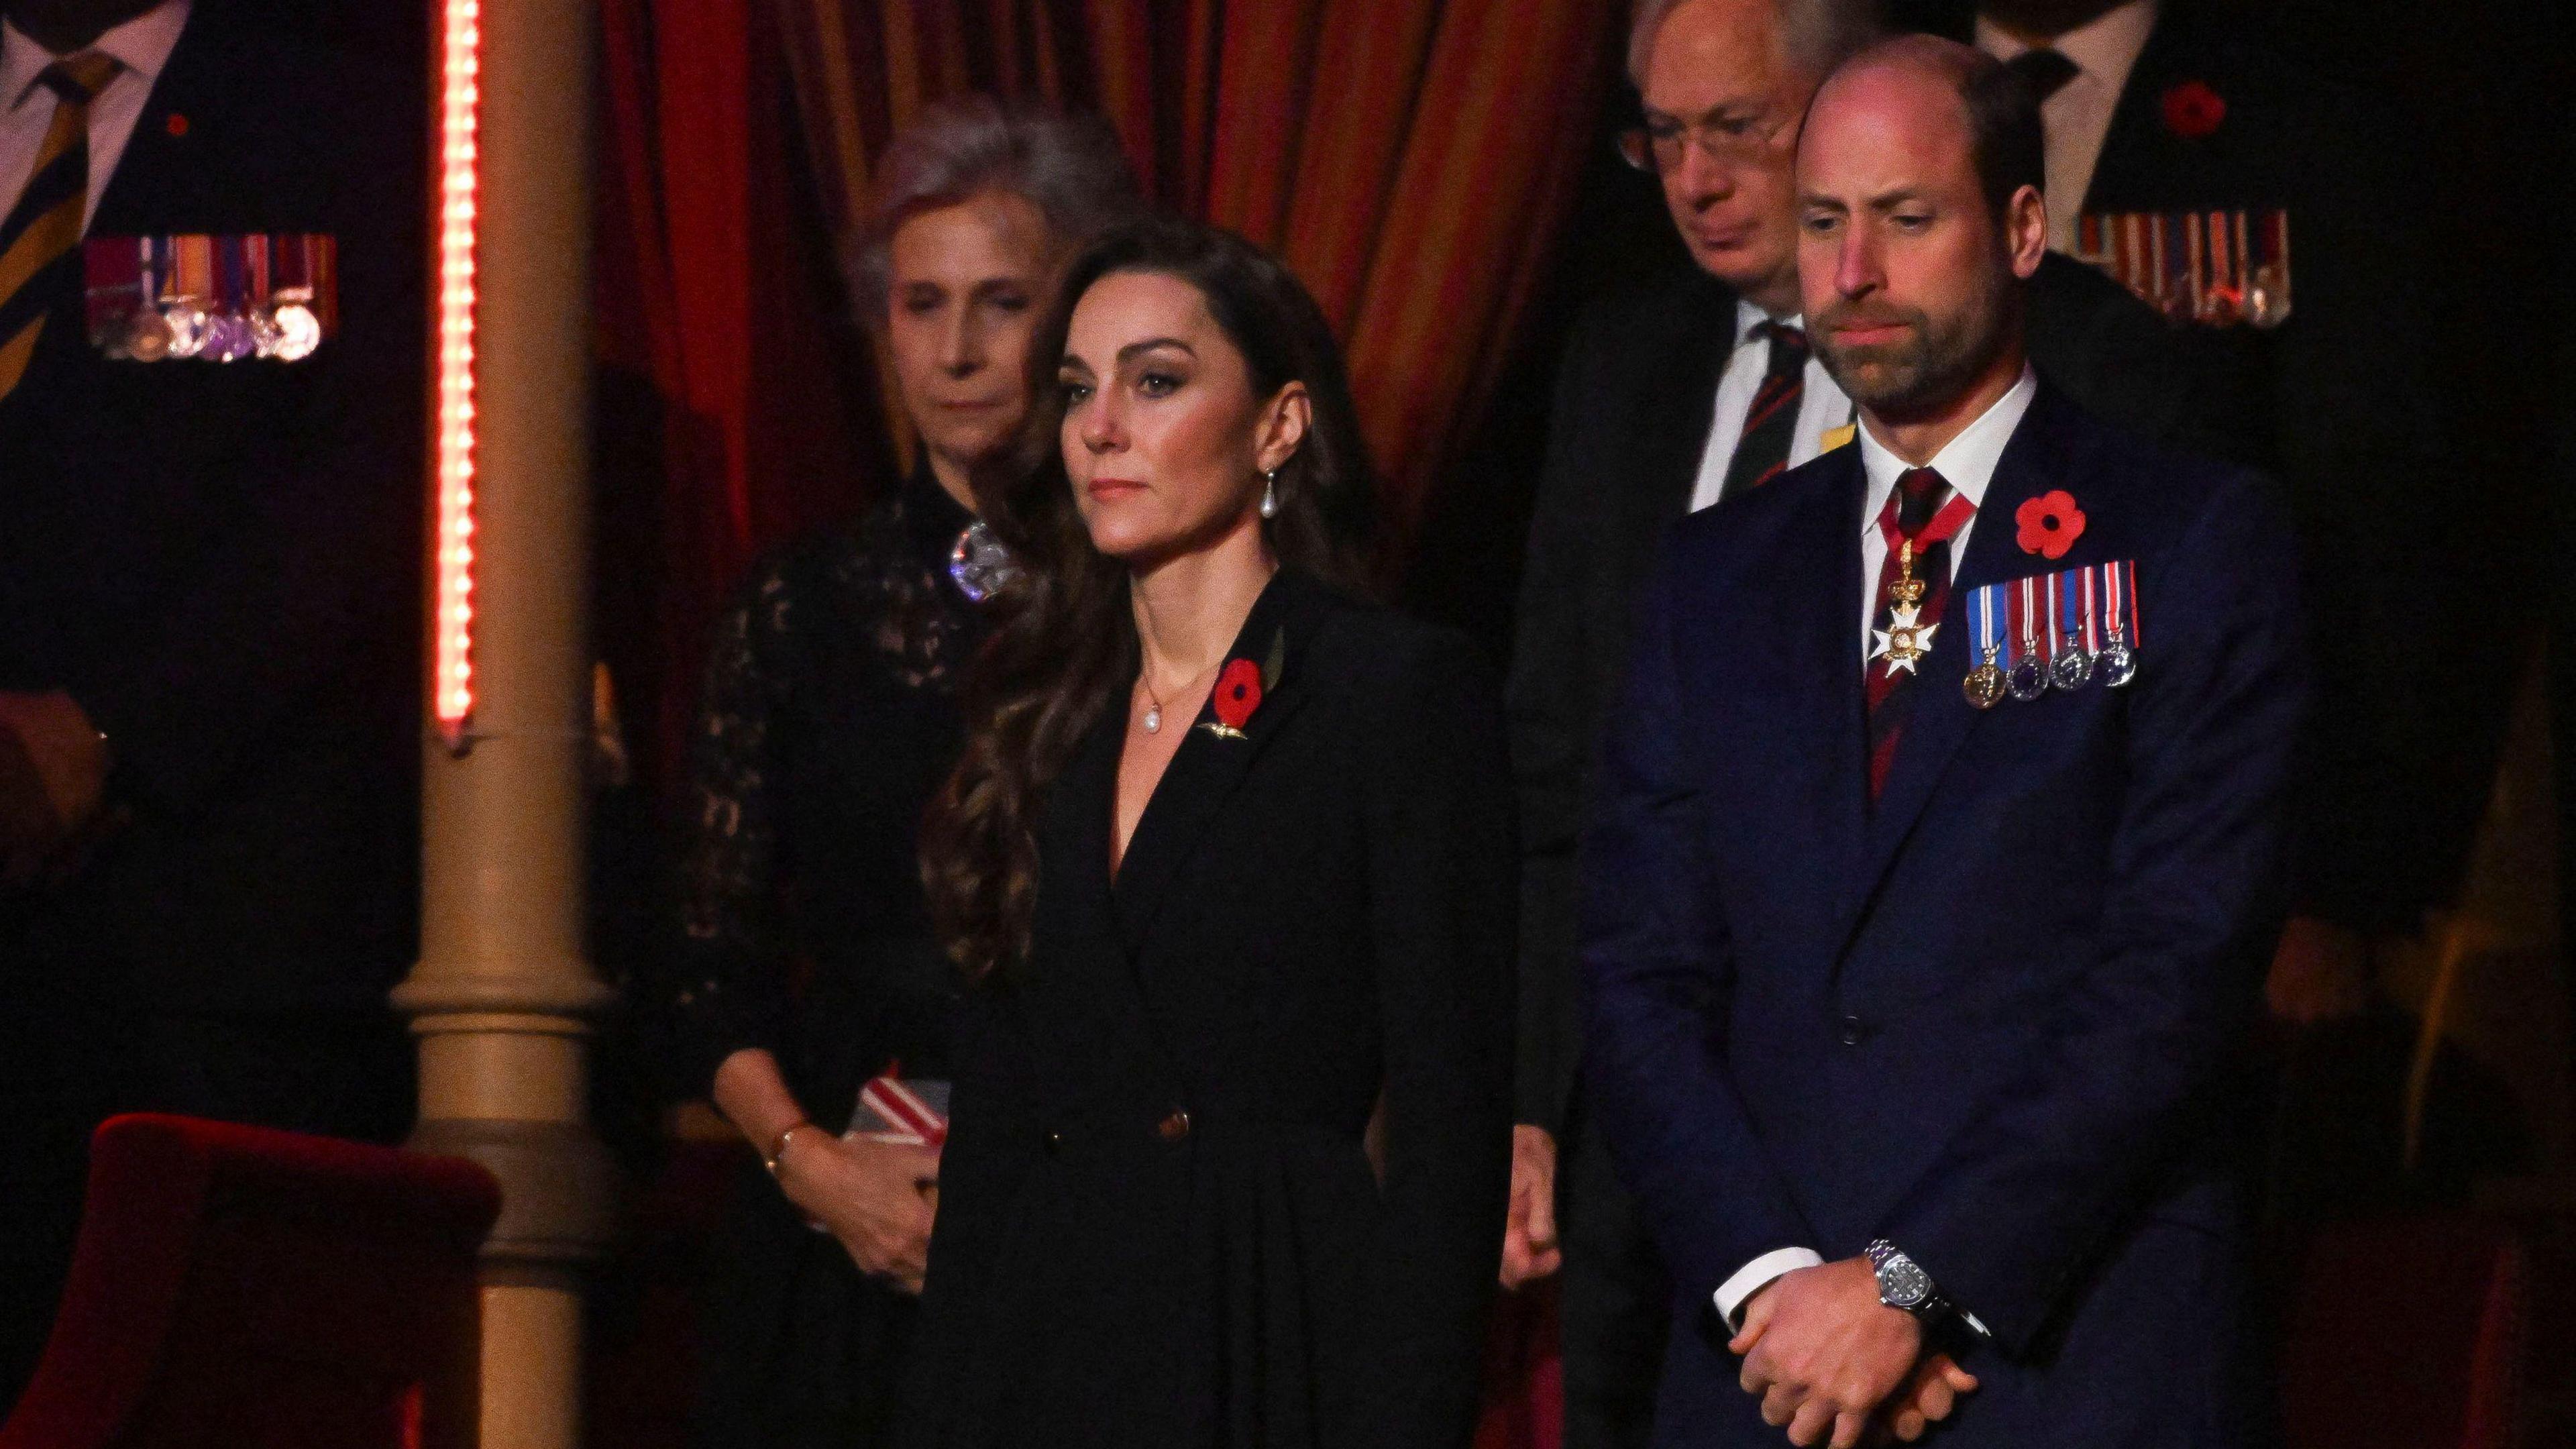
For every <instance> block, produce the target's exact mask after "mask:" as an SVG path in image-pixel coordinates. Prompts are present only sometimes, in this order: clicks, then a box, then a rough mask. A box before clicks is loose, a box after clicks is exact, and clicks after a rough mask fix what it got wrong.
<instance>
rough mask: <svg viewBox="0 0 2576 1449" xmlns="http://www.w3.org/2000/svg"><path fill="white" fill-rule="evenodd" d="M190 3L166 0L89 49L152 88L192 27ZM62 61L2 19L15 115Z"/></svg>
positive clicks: (5, 96) (5, 83) (2, 68)
mask: <svg viewBox="0 0 2576 1449" xmlns="http://www.w3.org/2000/svg"><path fill="white" fill-rule="evenodd" d="M190 3H191V0H163V3H161V4H159V5H155V6H153V7H152V8H151V9H149V10H146V11H144V12H143V13H142V14H140V15H137V16H135V17H134V18H133V19H131V20H128V21H126V22H125V23H124V24H122V25H119V26H117V27H115V28H114V29H112V30H109V31H108V32H107V33H105V34H103V35H101V36H100V37H99V38H98V39H97V40H95V41H93V42H91V43H90V45H89V46H88V47H87V48H88V49H90V50H96V51H102V52H104V53H106V54H108V55H111V56H114V57H115V58H116V63H117V64H119V65H121V66H123V67H125V69H126V70H128V71H131V72H133V73H134V74H135V75H137V76H140V77H142V79H143V83H144V84H145V85H146V86H150V85H152V84H153V83H155V82H157V81H158V80H160V79H161V68H162V67H163V66H166V65H168V64H169V63H170V52H171V51H173V50H176V49H178V48H179V32H180V31H182V30H184V29H186V28H187V25H188V9H189V5H190ZM60 58H61V57H59V56H56V55H55V54H54V53H53V52H52V51H49V50H47V49H45V48H44V47H43V46H41V45H38V44H37V43H36V42H35V41H33V40H31V39H29V38H28V37H27V34H26V32H24V31H22V30H20V29H19V28H18V27H17V26H16V25H15V24H13V23H11V22H9V21H0V102H5V103H6V105H7V107H8V109H10V110H13V111H14V110H16V109H17V108H18V107H20V106H22V105H25V104H26V103H27V97H28V95H29V94H30V93H31V92H33V91H34V90H35V88H36V81H37V79H38V78H39V77H41V76H43V75H44V73H45V67H46V66H49V65H52V64H53V63H54V62H55V61H56V60H58V59H60Z"/></svg>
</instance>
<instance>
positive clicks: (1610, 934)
mask: <svg viewBox="0 0 2576 1449" xmlns="http://www.w3.org/2000/svg"><path fill="white" fill-rule="evenodd" d="M1675 577H1676V575H1675V572H1674V570H1673V568H1672V566H1671V565H1669V564H1667V565H1666V566H1665V567H1664V568H1663V569H1661V570H1659V571H1658V574H1657V577H1656V580H1655V582H1654V583H1653V584H1651V585H1649V587H1648V588H1647V590H1646V591H1645V593H1644V596H1643V597H1644V604H1643V607H1642V609H1641V611H1640V613H1639V615H1638V620H1637V631H1636V637H1637V646H1636V651H1635V655H1634V658H1633V660H1632V661H1631V665H1630V669H1629V674H1628V680H1627V685H1626V688H1625V690H1624V693H1623V697H1622V700H1621V702H1620V704H1619V706H1618V707H1617V708H1616V709H1614V710H1613V711H1612V712H1611V725H1610V729H1609V732H1608V738H1607V742H1606V744H1605V746H1604V750H1603V754H1602V758H1601V765H1600V775H1599V784H1598V787H1597V791H1596V795H1595V805H1594V808H1593V814H1592V819H1591V823H1590V826H1589V828H1588V829H1587V831H1586V832H1585V836H1584V842H1583V888H1584V899H1583V971H1584V986H1585V1006H1586V1013H1587V1014H1586V1018H1585V1041H1586V1044H1587V1047H1586V1053H1585V1071H1586V1081H1587V1082H1588V1083H1589V1085H1590V1087H1591V1090H1592V1093H1593V1101H1594V1103H1595V1111H1596V1112H1597V1114H1598V1118H1599V1121H1600V1125H1601V1130H1602V1132H1603V1135H1604V1139H1605V1140H1606V1141H1607V1142H1608V1143H1609V1146H1610V1151H1611V1154H1612V1156H1613V1158H1614V1159H1615V1160H1616V1162H1617V1164H1618V1167H1619V1173H1620V1176H1621V1178H1622V1180H1624V1181H1625V1182H1626V1184H1627V1186H1628V1188H1629V1190H1630V1191H1631V1192H1633V1193H1635V1194H1636V1196H1637V1200H1638V1203H1639V1206H1640V1207H1641V1208H1642V1210H1643V1212H1644V1214H1645V1218H1646V1221H1647V1223H1648V1224H1649V1226H1650V1227H1651V1228H1652V1230H1653V1232H1654V1235H1655V1239H1656V1241H1657V1242H1658V1243H1659V1244H1660V1245H1661V1246H1662V1248H1663V1251H1664V1256H1665V1259H1666V1262H1667V1264H1668V1266H1669V1267H1670V1269H1671V1271H1672V1276H1673V1281H1674V1284H1675V1287H1676V1289H1677V1290H1678V1291H1680V1292H1682V1293H1684V1294H1687V1295H1689V1296H1691V1297H1693V1298H1695V1299H1698V1300H1700V1301H1706V1300H1707V1299H1708V1298H1709V1296H1710V1295H1712V1294H1714V1293H1715V1292H1716V1291H1717V1288H1718V1286H1719V1285H1720V1284H1722V1283H1724V1282H1725V1281H1726V1280H1727V1279H1728V1278H1729V1277H1731V1276H1733V1275H1734V1273H1735V1272H1736V1270H1738V1269H1740V1268H1742V1267H1743V1266H1744V1265H1745V1264H1746V1263H1748V1262H1750V1261H1752V1260H1753V1259H1754V1258H1756V1257H1759V1256H1760V1255H1762V1254H1764V1253H1767V1252H1770V1251H1772V1250H1774V1249H1778V1248H1786V1247H1795V1246H1800V1245H1804V1244H1810V1243H1813V1242H1814V1241H1815V1233H1814V1232H1813V1231H1812V1230H1811V1229H1810V1228H1809V1227H1808V1226H1807V1223H1806V1221H1805V1218H1804V1216H1803V1215H1802V1214H1801V1213H1800V1211H1799V1209H1798V1207H1797V1206H1796V1204H1795V1203H1794V1202H1793V1201H1792V1200H1791V1198H1790V1195H1789V1192H1788V1189H1787V1187H1786V1185H1785V1184H1784V1182H1783V1181H1782V1179H1781V1177H1780V1175H1779V1173H1778V1172H1777V1170H1776V1169H1775V1168H1774V1167H1773V1165H1772V1164H1771V1162H1770V1160H1769V1156H1768V1154H1767V1153H1766V1152H1765V1150H1764V1148H1763V1146H1762V1143H1761V1141H1760V1140H1759V1138H1758V1137H1757V1136H1756V1135H1755V1132H1754V1129H1753V1123H1752V1120H1751V1118H1750V1117H1749V1116H1748V1115H1747V1114H1746V1112H1745V1108H1744V1103H1743V1100H1742V1098H1741V1097H1740V1096H1739V1095H1738V1094H1737V1092H1736V1088H1735V1082H1734V1078H1733V1075H1732V1072H1731V1069H1730V1067H1729V1065H1728V1063H1727V1060H1726V1051H1725V1045H1724V1044H1725V1041H1726V1018H1727V1011H1728V998H1729V992H1730V990H1731V987H1732V984H1733V980H1732V979H1733V963H1732V959H1731V951H1730V946H1729V943H1728V937H1727V929H1726V922H1725V919H1724V917H1723V915H1722V913H1721V911H1720V909H1719V904H1718V901H1717V898H1716V889H1715V886H1714V884H1713V882H1714V880H1715V878H1716V877H1715V873H1714V871H1713V870H1712V869H1711V867H1710V863H1709V861H1708V858H1707V842H1708V829H1707V823H1706V822H1707V805H1706V800H1705V789H1706V786H1705V782H1704V781H1703V780H1702V779H1701V778H1699V777H1698V776H1696V775H1695V774H1694V773H1693V771H1692V770H1691V769H1690V765H1689V761H1688V759H1687V750H1688V746H1687V744H1686V741H1688V740H1689V739H1690V737H1691V736H1692V733H1693V727H1692V723H1691V721H1690V719H1689V717H1688V715H1687V713H1686V711H1685V710H1684V708H1683V706H1682V701H1681V698H1680V688H1679V684H1680V681H1679V671H1678V668H1677V665H1678V661H1677V660H1676V659H1675V658H1674V628H1673V625H1674V614H1675V611H1676V609H1677V608H1678V607H1679V606H1678V605H1677V603H1676V602H1675V595H1676V592H1677V590H1676V589H1675V587H1674V579H1675Z"/></svg>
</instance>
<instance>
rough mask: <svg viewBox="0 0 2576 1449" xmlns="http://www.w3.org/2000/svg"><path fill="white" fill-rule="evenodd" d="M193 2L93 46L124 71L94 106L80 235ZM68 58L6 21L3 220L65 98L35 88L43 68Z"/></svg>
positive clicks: (1, 32)
mask: <svg viewBox="0 0 2576 1449" xmlns="http://www.w3.org/2000/svg"><path fill="white" fill-rule="evenodd" d="M188 6H189V0H164V3H162V4H160V5H156V6H154V7H153V8H152V9H150V10H147V11H145V12H143V13H142V14H140V15H137V16H135V17H134V18H133V19H131V20H129V21H126V22H125V23H124V24H122V25H119V26H117V27H116V28H115V29H113V30H110V31H108V32H107V33H106V34H104V35H101V36H100V37H99V38H98V39H97V40H96V41H95V42H93V43H92V44H91V45H90V46H88V47H87V48H88V49H90V50H96V51H101V52H104V53H105V54H107V55H111V56H114V57H115V58H116V61H117V64H118V65H119V66H121V67H122V69H120V70H118V71H117V73H116V74H115V76H114V77H112V78H111V79H110V80H109V81H108V83H107V85H106V87H105V88H103V89H102V90H100V91H99V93H98V94H97V95H96V96H93V97H91V99H90V103H89V205H88V207H87V208H86V210H85V212H84V214H83V216H82V218H81V229H82V230H83V231H84V232H86V231H87V230H88V229H89V221H90V219H91V218H92V217H95V216H97V215H98V203H99V198H100V197H102V196H105V195H106V194H107V183H108V178H110V177H112V176H114V175H115V174H116V163H117V162H118V161H119V160H120V159H122V158H123V157H124V155H125V143H126V142H127V141H128V140H130V139H132V138H133V135H134V124H135V122H137V121H139V120H141V119H142V118H143V105H144V102H146V101H148V100H150V99H151V97H152V86H153V83H154V82H156V81H158V80H159V79H160V78H161V68H162V67H163V66H165V65H168V64H169V63H170V52H171V51H172V50H173V49H176V48H177V46H178V44H179V32H180V31H181V30H182V29H184V28H186V26H187V24H188ZM59 59H62V57H60V56H57V55H55V54H54V53H53V52H51V51H49V50H47V49H45V48H44V47H43V46H41V45H38V44H37V43H36V42H34V41H33V40H30V39H28V38H27V36H26V34H25V33H24V32H22V31H20V30H19V29H18V27H17V26H15V25H13V24H10V23H8V22H6V21H0V198H6V201H5V203H0V217H4V216H7V215H8V214H9V213H10V212H11V211H13V210H15V209H16V208H17V205H18V197H19V195H20V194H21V193H23V192H24V191H25V190H26V189H27V182H28V180H29V179H30V178H31V177H32V175H33V173H34V172H35V169H36V152H37V151H38V150H40V149H41V148H42V147H43V146H44V144H45V132H46V131H47V130H48V129H49V128H51V127H52V125H53V124H54V107H55V106H56V105H57V104H59V103H60V102H59V98H58V97H56V96H55V95H54V92H53V90H52V88H51V87H48V86H43V85H39V84H37V78H38V77H40V76H42V75H43V74H44V73H45V67H47V66H49V65H52V64H53V63H54V62H55V61H56V60H59Z"/></svg>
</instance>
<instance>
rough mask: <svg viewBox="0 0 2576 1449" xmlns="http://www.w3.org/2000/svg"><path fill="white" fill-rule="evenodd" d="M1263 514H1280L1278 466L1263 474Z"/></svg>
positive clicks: (1272, 516)
mask: <svg viewBox="0 0 2576 1449" xmlns="http://www.w3.org/2000/svg"><path fill="white" fill-rule="evenodd" d="M1261 516H1262V517H1264V518H1277V517H1278V516H1279V470H1278V469H1276V468H1273V469H1271V470H1270V471H1269V472H1267V473H1264V474H1262V475H1261Z"/></svg>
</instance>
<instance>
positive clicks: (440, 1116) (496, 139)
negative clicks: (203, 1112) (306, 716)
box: [394, 0, 613, 1449]
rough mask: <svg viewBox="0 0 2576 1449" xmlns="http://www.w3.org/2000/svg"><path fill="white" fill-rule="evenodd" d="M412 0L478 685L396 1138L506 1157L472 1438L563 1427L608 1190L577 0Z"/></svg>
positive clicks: (427, 750)
mask: <svg viewBox="0 0 2576 1449" xmlns="http://www.w3.org/2000/svg"><path fill="white" fill-rule="evenodd" d="M432 8H433V11H434V12H444V13H445V18H444V19H442V20H441V21H440V22H439V24H440V33H441V34H445V33H446V32H447V29H448V27H449V26H451V25H453V24H456V23H458V22H459V21H460V20H463V21H467V22H471V23H474V24H476V25H478V26H479V62H478V64H479V76H478V77H477V81H478V86H479V101H478V102H477V112H478V114H477V118H476V124H477V135H476V138H475V142H476V144H475V154H476V156H477V160H478V165H479V177H478V178H477V181H476V195H475V207H474V212H475V218H476V232H477V235H476V245H475V247H474V256H475V271H476V275H475V278H474V283H475V336H474V339H473V342H474V381H475V388H474V393H475V421H476V424H477V431H478V434H479V436H478V439H477V446H476V465H475V469H474V473H475V500H474V531H473V535H472V542H473V552H474V560H475V578H474V590H473V605H474V608H473V639H472V655H471V660H472V671H473V674H472V679H473V687H474V704H473V712H472V715H471V717H470V719H469V720H468V721H467V723H466V726H465V730H464V732H463V734H462V736H461V737H459V738H456V739H453V740H451V739H450V738H448V737H447V735H446V734H445V733H444V732H443V731H441V730H440V729H439V728H437V727H436V725H435V722H434V721H432V722H431V727H430V728H429V729H427V730H426V731H425V732H424V734H425V738H424V749H423V776H424V778H423V781H422V792H423V839H422V861H421V870H422V897H423V899H422V905H423V910H422V917H421V957H420V962H419V965H418V966H417V967H416V968H415V969H414V971H413V973H412V975H411V978H410V979H409V980H408V981H406V982H404V983H403V985H402V986H401V987H400V988H398V989H397V990H396V991H395V993H394V1004H395V1006H396V1008H397V1009H398V1010H401V1011H403V1012H405V1013H407V1014H409V1015H410V1017H411V1018H412V1030H413V1032H414V1033H415V1034H416V1035H417V1036H418V1038H419V1041H420V1125H419V1128H418V1130H417V1131H416V1133H415V1135H414V1137H413V1139H412V1142H413V1145H414V1146H416V1147H419V1148H421V1149H423V1150H427V1151H434V1152H445V1153H453V1154H455V1155H458V1156H462V1157H468V1158H472V1159H474V1160H475V1161H477V1162H480V1163H482V1164H483V1165H484V1166H486V1167H488V1168H490V1169H491V1170H492V1172H493V1173H494V1175H496V1176H497V1177H499V1178H500V1180H501V1186H502V1193H503V1206H502V1210H501V1219H500V1222H499V1223H498V1224H497V1225H496V1226H495V1227H494V1228H493V1231H492V1237H491V1240H490V1242H489V1243H488V1244H487V1245H486V1247H485V1251H484V1277H483V1282H484V1289H483V1381H482V1387H483V1401H482V1436H481V1442H482V1443H483V1444H484V1445H485V1446H488V1449H576V1446H577V1445H579V1443H580V1442H581V1371H580V1365H581V1351H582V1301H581V1291H582V1277H583V1271H584V1268H585V1266H586V1265H587V1264H588V1263H590V1262H591V1261H593V1260H594V1259H596V1258H597V1257H598V1256H599V1254H600V1253H601V1252H602V1251H603V1250H604V1249H605V1247H606V1245H607V1242H608V1239H609V1236H610V1229H611V1217H610V1209H611V1200H612V1197H613V1191H612V1188H613V1182H612V1176H613V1175H612V1171H611V1168H610V1164H609V1162H608V1159H607V1156H606V1154H605V1152H604V1151H603V1149H602V1148H601V1147H600V1145H599V1142H598V1140H597V1139H596V1138H595V1137H594V1136H593V1135H592V1134H591V1131H590V1127H589V1121H588V1110H587V1091H588V1062H587V1057H588V1048H587V1041H588V1038H589V1035H590V1031H591V1026H590V1023H591V1021H592V1020H593V1019H594V1018H595V1017H596V1016H597V1015H598V1013H599V1012H600V1011H601V1010H602V1009H603V1008H604V1007H605V1006H606V1005H607V1004H608V1002H609V1000H610V993H609V991H608V989H607V988H606V987H604V986H603V985H601V984H600V982H599V981H598V979H597V978H596V977H595V975H594V974H593V972H592V970H591V967H590V963H589V961H588V959H587V951H586V944H585V909H586V908H585V900H584V897H585V869H586V849H585V830H586V826H585V820H586V816H587V803H588V793H589V783H588V763H589V761H588V750H589V740H590V730H589V708H588V698H589V693H588V691H589V684H588V681H589V661H590V649H589V640H588V631H587V621H586V619H585V613H586V604H587V600H588V596H589V559H588V549H587V544H588V539H589V509H590V490H589V461H590V439H589V429H590V358H591V327H590V173H591V167H592V157H591V148H590V135H591V91H592V75H593V62H592V31H591V15H592V5H591V3H590V0H484V3H482V4H481V5H480V6H479V15H477V14H471V13H469V12H467V10H466V6H465V0H449V3H446V4H438V5H433V7H432ZM432 49H433V58H432V64H433V65H434V66H439V67H440V70H439V71H438V72H437V73H436V74H434V77H433V85H432V87H431V90H432V93H433V95H435V94H437V93H438V92H439V91H440V89H441V84H442V83H443V81H444V79H445V76H446V73H447V72H446V69H445V66H444V62H443V57H442V54H441V52H442V51H443V49H444V47H442V46H439V45H433V48H432ZM437 135H438V131H437V129H436V127H435V126H433V137H436V136H437ZM432 170H433V174H436V172H437V170H438V168H437V167H436V166H433V168H432ZM436 215H437V213H436V212H433V216H436ZM438 232H439V228H438V227H437V226H436V225H433V227H432V228H431V234H432V236H433V238H435V237H436V236H437V235H438ZM433 253H435V249H433ZM436 260H437V259H436V256H435V254H433V257H432V266H433V268H435V266H436ZM433 277H434V285H433V289H432V293H431V295H432V297H433V298H436V297H437V295H438V292H437V288H436V285H435V272H434V273H433ZM436 311H437V309H436V307H435V306H433V309H432V327H433V328H435V327H436V326H437V325H438V324H437V316H436ZM433 341H434V339H433ZM433 355H435V351H434V349H433ZM434 455H435V440H434V439H433V456H434ZM434 466H435V465H433V478H432V481H431V492H432V495H433V496H432V498H431V502H430V507H431V512H432V518H433V525H434V524H435V519H436V516H437V499H436V497H435V494H436V492H437V488H436V480H435V476H434ZM430 532H431V536H432V539H433V545H432V546H433V549H435V548H436V547H437V546H438V534H439V530H438V528H437V527H435V526H433V527H432V528H431V530H430ZM436 563H437V560H436V558H435V556H433V559H432V567H431V570H430V573H431V578H432V579H433V580H435V579H436V578H437V567H436ZM435 627H436V621H435V620H433V622H432V628H433V630H434V629H435ZM434 637H435V635H434V634H433V639H434ZM431 652H432V656H433V657H435V654H436V650H435V649H434V648H433V650H432V651H431ZM440 683H442V684H444V683H446V681H440Z"/></svg>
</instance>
